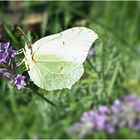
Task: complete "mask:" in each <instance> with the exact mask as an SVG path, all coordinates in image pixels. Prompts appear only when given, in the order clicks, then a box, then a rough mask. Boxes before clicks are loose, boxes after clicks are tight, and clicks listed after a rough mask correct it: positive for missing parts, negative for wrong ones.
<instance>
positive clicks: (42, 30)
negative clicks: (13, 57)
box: [0, 1, 140, 139]
mask: <svg viewBox="0 0 140 140" xmlns="http://www.w3.org/2000/svg"><path fill="white" fill-rule="evenodd" d="M139 24H140V2H138V1H135V2H132V1H129V2H127V1H122V2H117V1H116V2H111V1H106V2H96V1H93V2H92V1H91V2H90V1H88V2H86V1H81V2H80V1H77V2H74V1H67V2H63V1H59V2H52V1H40V2H39V1H22V2H21V1H5V2H0V34H2V35H3V39H4V40H5V41H10V42H11V45H12V47H13V48H15V49H20V48H23V47H24V41H23V40H22V39H21V37H20V36H19V35H18V33H17V32H16V30H15V28H16V26H20V27H21V28H22V29H23V30H24V32H25V33H26V35H27V36H28V38H29V39H30V40H31V41H32V42H35V41H36V40H38V39H39V38H41V37H43V36H46V35H49V34H54V33H57V32H60V31H63V30H65V29H68V28H70V27H74V26H85V27H88V28H91V29H93V30H94V31H95V32H97V33H98V35H99V39H98V40H97V41H96V43H95V44H93V46H92V47H94V48H95V49H96V56H93V57H90V58H88V59H87V60H86V62H85V63H84V66H85V74H84V75H83V77H82V78H81V80H80V81H78V82H77V83H76V84H75V85H74V86H73V88H72V90H71V91H70V90H67V89H66V90H61V91H52V92H47V91H44V90H41V89H38V92H39V93H41V94H44V95H45V96H46V97H47V98H48V99H50V100H51V101H53V102H54V103H55V104H57V106H58V107H57V108H56V107H53V106H51V105H50V104H48V103H47V102H45V101H44V100H43V99H41V98H40V97H39V96H37V95H35V94H34V93H30V92H29V91H28V90H17V89H16V88H15V87H14V86H13V84H12V83H10V82H8V81H7V80H6V79H4V78H0V112H1V114H0V130H1V131H0V138H35V139H36V138H71V137H70V136H68V135H67V133H66V130H67V128H69V127H70V126H71V125H73V123H74V122H76V121H78V120H79V118H80V116H81V115H82V113H83V112H84V111H88V110H90V109H91V108H93V106H99V105H102V104H106V105H109V104H111V103H112V101H113V100H114V99H115V98H118V97H121V96H123V95H128V94H135V95H136V96H137V97H139V93H140V59H139V57H140V26H139ZM22 58H23V56H21V59H22ZM130 133H131V135H130ZM128 135H129V138H140V135H139V133H138V132H135V131H132V130H129V129H127V128H126V129H124V128H123V129H122V130H120V131H118V132H115V133H113V134H110V135H109V134H107V133H105V132H101V133H100V132H98V133H96V134H94V135H93V136H90V138H128ZM76 138H78V136H77V137H76ZM87 138H88V137H87Z"/></svg>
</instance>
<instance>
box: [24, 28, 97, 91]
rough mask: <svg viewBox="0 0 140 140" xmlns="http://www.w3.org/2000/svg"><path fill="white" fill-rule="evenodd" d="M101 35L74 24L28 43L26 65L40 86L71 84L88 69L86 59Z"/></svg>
mask: <svg viewBox="0 0 140 140" xmlns="http://www.w3.org/2000/svg"><path fill="white" fill-rule="evenodd" d="M97 38H98V35H97V34H96V33H95V32H94V31H92V30H91V29H88V28H86V27H73V28H70V29H67V30H65V31H63V32H60V33H57V34H54V35H49V36H47V37H43V38H41V39H39V40H38V41H36V42H35V43H34V44H32V45H29V44H27V43H26V45H25V65H26V67H27V68H28V69H29V70H28V74H29V76H30V79H31V80H32V81H33V82H34V84H35V85H37V86H38V87H40V88H42V89H45V90H48V91H52V90H58V89H64V88H68V89H71V87H72V86H73V85H74V84H75V83H76V82H77V81H78V80H79V79H80V78H81V76H82V75H83V73H84V67H83V62H84V61H85V59H86V57H87V54H88V51H89V49H90V47H91V46H92V44H93V42H94V41H95V40H96V39H97Z"/></svg>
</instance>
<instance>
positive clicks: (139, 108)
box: [133, 99, 140, 112]
mask: <svg viewBox="0 0 140 140" xmlns="http://www.w3.org/2000/svg"><path fill="white" fill-rule="evenodd" d="M133 108H134V110H136V111H138V112H139V111H140V99H137V100H136V101H135V102H134V106H133Z"/></svg>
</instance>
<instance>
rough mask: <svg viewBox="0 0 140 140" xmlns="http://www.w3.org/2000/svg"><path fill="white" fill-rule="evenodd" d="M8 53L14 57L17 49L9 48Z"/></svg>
mask: <svg viewBox="0 0 140 140" xmlns="http://www.w3.org/2000/svg"><path fill="white" fill-rule="evenodd" d="M8 53H9V56H10V57H12V58H13V57H15V55H16V54H17V51H16V50H9V51H8Z"/></svg>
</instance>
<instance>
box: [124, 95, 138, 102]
mask: <svg viewBox="0 0 140 140" xmlns="http://www.w3.org/2000/svg"><path fill="white" fill-rule="evenodd" d="M122 100H123V101H125V102H133V101H135V100H136V98H134V97H133V96H131V95H128V96H124V97H123V98H122Z"/></svg>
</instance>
